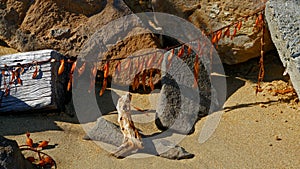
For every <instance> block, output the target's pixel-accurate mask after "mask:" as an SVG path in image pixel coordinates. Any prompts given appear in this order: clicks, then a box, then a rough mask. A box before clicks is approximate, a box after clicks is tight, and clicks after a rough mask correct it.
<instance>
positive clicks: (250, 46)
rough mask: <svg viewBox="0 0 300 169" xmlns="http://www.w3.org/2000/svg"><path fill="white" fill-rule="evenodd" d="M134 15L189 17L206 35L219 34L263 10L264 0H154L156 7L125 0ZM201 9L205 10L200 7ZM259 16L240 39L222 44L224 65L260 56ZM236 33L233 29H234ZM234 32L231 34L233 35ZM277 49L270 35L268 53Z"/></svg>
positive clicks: (245, 27) (244, 28) (245, 26)
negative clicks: (146, 12)
mask: <svg viewBox="0 0 300 169" xmlns="http://www.w3.org/2000/svg"><path fill="white" fill-rule="evenodd" d="M125 2H126V3H127V4H128V6H130V8H131V9H132V10H133V11H134V12H143V11H151V10H153V9H154V12H166V13H169V14H173V15H176V16H179V17H182V18H185V19H187V20H189V21H190V22H192V23H193V24H194V25H196V26H197V27H198V28H200V29H201V30H205V31H206V32H211V31H215V30H217V29H219V28H221V27H224V26H226V25H229V24H231V23H232V22H233V21H236V20H238V19H241V16H245V15H249V14H251V13H253V12H254V11H256V10H257V9H261V8H262V7H263V5H264V4H263V3H261V0H251V1H244V0H235V1H232V0H202V1H200V2H199V1H190V0H189V1H183V0H172V1H170V0H152V2H155V3H154V5H152V6H153V7H151V4H150V3H146V2H147V1H140V0H139V1H138V0H135V1H131V0H125ZM200 6H201V7H200ZM255 19H256V17H249V18H248V20H247V21H246V22H243V26H242V29H241V30H240V31H238V32H237V36H236V38H234V39H233V40H231V39H230V38H225V39H224V40H221V41H220V42H219V46H218V49H217V50H218V52H219V55H220V57H221V60H222V62H223V63H226V64H236V63H240V62H245V61H247V60H249V59H251V58H254V57H257V56H259V55H260V37H261V33H259V32H258V33H256V32H253V31H252V30H253V26H254V23H255ZM232 32H233V30H232ZM232 32H231V33H232ZM272 49H274V45H273V44H272V41H271V39H270V36H269V33H266V36H265V51H269V50H272Z"/></svg>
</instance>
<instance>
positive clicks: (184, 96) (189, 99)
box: [155, 47, 219, 134]
mask: <svg viewBox="0 0 300 169" xmlns="http://www.w3.org/2000/svg"><path fill="white" fill-rule="evenodd" d="M180 49H181V47H179V48H176V49H175V50H174V55H176V56H177V55H178V52H179V51H180ZM170 52H172V51H169V52H167V53H165V58H166V60H165V62H164V64H165V68H163V70H167V71H166V72H165V73H163V75H162V80H161V83H162V89H161V91H160V98H159V99H160V100H159V102H158V105H157V109H156V119H155V123H156V125H157V127H158V128H159V129H162V130H166V129H170V130H172V131H175V132H178V133H181V134H190V133H192V132H193V131H194V124H195V122H196V121H197V120H198V119H199V118H200V117H203V116H205V115H207V114H208V113H210V112H212V111H213V110H215V109H217V108H218V107H219V101H218V98H217V97H216V92H215V89H214V87H213V85H212V81H211V80H212V79H211V77H210V73H209V70H207V69H208V68H209V67H208V66H209V64H207V62H206V63H205V61H208V60H205V59H204V58H205V56H207V55H205V54H204V55H203V56H202V58H203V59H201V60H200V62H199V63H200V64H199V65H200V66H199V70H200V71H199V75H198V78H197V80H198V81H197V82H198V86H197V87H193V85H194V74H193V72H192V71H193V70H194V63H195V58H196V53H195V52H194V51H193V52H192V53H191V54H190V55H188V54H187V51H185V54H184V55H183V56H182V57H181V59H178V58H175V59H173V60H172V62H171V66H169V68H167V67H168V65H169V64H168V63H167V58H168V56H169V55H170ZM200 58H201V57H200ZM178 70H180V71H178Z"/></svg>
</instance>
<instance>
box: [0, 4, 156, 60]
mask: <svg viewBox="0 0 300 169" xmlns="http://www.w3.org/2000/svg"><path fill="white" fill-rule="evenodd" d="M131 13H132V12H131V10H130V9H129V8H128V7H127V6H126V4H125V3H124V2H123V1H122V0H119V1H114V0H108V1H104V0H94V1H90V0H77V1H60V0H53V1H43V0H37V1H30V0H24V1H14V0H7V1H1V2H0V39H1V40H3V41H4V42H6V44H8V46H10V47H12V48H14V49H17V50H18V51H32V50H39V49H45V48H51V49H54V50H57V51H59V52H60V53H62V54H64V55H69V56H77V55H78V53H79V51H80V50H81V48H82V46H83V44H84V43H85V42H86V41H87V39H89V37H90V36H91V35H92V34H93V33H94V32H95V31H97V30H98V29H99V28H101V27H102V26H104V25H106V24H107V23H109V22H110V21H113V20H115V19H117V18H120V17H122V16H125V15H128V14H131ZM113 31H114V30H111V32H113ZM147 38H148V39H147V40H148V41H147V40H145V43H144V44H151V41H153V40H152V37H151V36H147ZM115 54H117V53H115Z"/></svg>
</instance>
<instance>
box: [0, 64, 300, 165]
mask: <svg viewBox="0 0 300 169" xmlns="http://www.w3.org/2000/svg"><path fill="white" fill-rule="evenodd" d="M271 60H272V59H271ZM253 62H254V63H255V62H257V60H254V61H253ZM250 63H251V62H248V63H247V64H244V65H240V66H236V67H234V68H232V66H231V68H229V69H228V70H227V74H229V76H228V77H227V86H228V98H227V101H226V103H225V105H224V110H223V111H222V112H217V113H213V114H211V115H208V116H206V117H204V118H202V119H201V120H200V121H198V122H197V124H196V131H195V133H193V134H191V135H188V136H186V137H185V138H184V139H183V140H182V141H181V142H180V144H179V145H180V146H182V147H184V148H185V149H186V150H187V151H188V152H191V153H193V154H195V157H194V158H192V159H185V160H169V159H164V158H161V157H156V156H153V157H148V158H125V159H116V158H114V157H112V156H110V155H109V152H107V151H105V150H103V149H102V148H101V147H99V146H98V145H97V144H95V143H94V142H93V141H85V140H83V139H82V137H83V136H84V135H85V131H84V130H83V128H82V126H81V125H80V124H78V122H77V120H76V118H70V117H68V116H67V115H63V114H58V113H50V114H49V113H48V114H27V115H26V114H24V115H6V116H0V135H4V136H5V137H7V138H10V139H15V140H16V141H17V142H18V143H19V144H24V143H25V134H24V133H25V132H26V131H30V132H31V137H32V139H33V140H34V141H35V142H37V141H42V140H48V139H49V138H50V139H51V141H50V145H53V148H51V149H46V150H44V152H46V153H48V154H49V155H51V156H52V157H53V158H54V159H55V161H56V163H57V166H58V168H59V169H96V168H97V169H98V168H124V169H126V168H128V169H131V168H138V169H142V168H147V169H149V168H160V169H169V168H200V169H202V168H203V169H204V168H209V169H211V168H226V169H234V168H237V169H241V168H280V169H281V168H295V169H296V168H300V160H299V159H300V151H299V150H300V125H299V121H300V106H299V100H298V99H297V97H296V96H295V95H293V94H292V93H286V94H275V93H274V92H270V91H268V90H269V89H283V88H286V87H287V85H288V83H286V82H284V81H282V80H280V79H283V80H284V78H282V77H281V74H280V73H276V71H282V70H281V69H279V68H278V69H277V67H274V65H273V66H272V65H271V66H268V64H267V65H266V68H268V67H270V68H273V69H269V71H267V75H266V82H264V83H263V84H262V86H263V88H264V89H265V90H264V91H263V92H262V93H259V94H258V95H256V94H255V83H254V82H253V81H255V78H256V77H255V75H256V71H254V72H251V71H250V73H249V71H248V70H251V69H252V67H251V66H247V65H253V64H250ZM272 63H273V61H272ZM254 65H255V64H254ZM275 66H276V65H275ZM248 68H249V69H248ZM275 68H276V69H275ZM243 69H246V70H247V71H245V70H243ZM245 72H247V73H245ZM274 72H275V75H278V74H279V75H278V76H275V75H274V74H273V73H274ZM281 73H282V72H281ZM137 100H138V99H137ZM135 104H139V102H138V101H137V102H136V103H135ZM137 106H139V105H137ZM150 116H151V115H150ZM113 117H114V115H110V116H109V117H108V118H111V119H112V120H113ZM214 117H215V118H216V119H217V117H220V122H219V123H218V125H217V127H216V129H215V130H213V131H212V132H211V133H212V135H211V136H210V137H208V138H207V140H203V139H202V140H201V142H202V143H200V142H199V136H200V134H201V130H202V129H203V126H204V125H205V122H206V120H207V119H211V118H214ZM153 126H154V125H152V126H151V125H148V126H144V127H143V125H139V127H140V128H141V129H142V130H143V129H144V130H147V129H148V130H149V131H148V132H150V131H151V130H155V127H153Z"/></svg>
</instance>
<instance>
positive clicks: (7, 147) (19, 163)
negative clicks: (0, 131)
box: [0, 136, 33, 169]
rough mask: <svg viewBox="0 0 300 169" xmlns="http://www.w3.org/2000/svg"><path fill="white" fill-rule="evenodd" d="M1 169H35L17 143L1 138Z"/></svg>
mask: <svg viewBox="0 0 300 169" xmlns="http://www.w3.org/2000/svg"><path fill="white" fill-rule="evenodd" d="M0 168H1V169H31V168H32V169H33V166H32V165H31V164H30V162H29V161H27V160H25V158H24V156H23V155H22V154H21V152H20V150H19V146H18V144H17V142H16V141H13V140H9V139H6V138H5V137H3V136H0Z"/></svg>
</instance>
